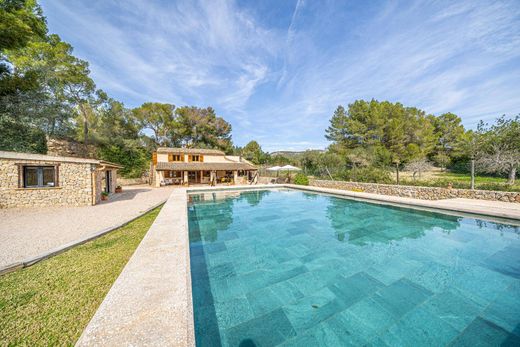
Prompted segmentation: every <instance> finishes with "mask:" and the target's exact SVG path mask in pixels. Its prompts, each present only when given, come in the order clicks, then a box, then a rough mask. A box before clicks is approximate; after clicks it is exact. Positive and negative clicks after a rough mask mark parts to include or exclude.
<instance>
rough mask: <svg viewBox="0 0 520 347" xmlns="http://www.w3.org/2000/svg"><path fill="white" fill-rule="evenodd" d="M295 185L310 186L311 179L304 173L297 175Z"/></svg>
mask: <svg viewBox="0 0 520 347" xmlns="http://www.w3.org/2000/svg"><path fill="white" fill-rule="evenodd" d="M294 184H298V185H300V186H308V185H309V177H307V176H306V175H305V174H303V173H297V174H296V176H294Z"/></svg>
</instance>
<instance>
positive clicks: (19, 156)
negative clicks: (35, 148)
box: [0, 151, 100, 165]
mask: <svg viewBox="0 0 520 347" xmlns="http://www.w3.org/2000/svg"><path fill="white" fill-rule="evenodd" d="M0 158H2V159H14V160H32V161H46V162H49V161H53V162H68V163H86V164H97V165H99V164H100V161H99V160H96V159H88V158H76V157H58V156H53V155H45V154H34V153H21V152H7V151H0Z"/></svg>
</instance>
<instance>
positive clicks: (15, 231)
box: [0, 186, 175, 268]
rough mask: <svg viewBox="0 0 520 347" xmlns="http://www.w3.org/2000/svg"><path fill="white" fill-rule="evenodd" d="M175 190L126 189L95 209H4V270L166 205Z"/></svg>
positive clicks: (0, 263)
mask: <svg viewBox="0 0 520 347" xmlns="http://www.w3.org/2000/svg"><path fill="white" fill-rule="evenodd" d="M172 189H175V188H166V187H164V188H150V187H149V186H131V187H124V188H123V193H119V194H114V195H112V196H111V197H110V200H108V201H103V202H102V203H101V204H99V205H95V206H84V207H45V208H26V209H0V221H1V223H0V268H1V267H4V266H5V265H9V264H12V263H14V262H19V261H22V260H26V259H28V258H32V257H35V256H38V255H40V254H42V253H44V252H46V251H49V250H51V249H53V248H56V247H58V246H61V245H64V244H66V243H69V242H72V241H75V240H79V239H82V238H84V237H86V236H89V235H93V234H95V233H97V232H99V231H101V230H103V229H106V228H109V227H114V226H116V225H119V224H121V223H124V222H126V221H128V220H130V219H132V218H134V217H136V216H138V215H140V214H141V213H142V212H143V211H145V210H147V209H149V208H150V207H152V206H154V205H157V204H159V203H161V202H163V201H165V200H166V199H167V198H168V196H169V195H170V193H171V192H172Z"/></svg>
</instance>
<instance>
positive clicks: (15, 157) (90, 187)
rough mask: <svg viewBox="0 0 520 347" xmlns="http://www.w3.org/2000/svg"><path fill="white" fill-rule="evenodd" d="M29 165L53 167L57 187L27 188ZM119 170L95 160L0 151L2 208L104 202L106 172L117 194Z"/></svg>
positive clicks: (0, 206) (113, 165) (112, 190)
mask: <svg viewBox="0 0 520 347" xmlns="http://www.w3.org/2000/svg"><path fill="white" fill-rule="evenodd" d="M27 166H32V167H54V183H53V184H54V186H44V187H41V186H39V187H25V186H26V184H25V183H24V179H25V178H24V174H23V171H24V167H27ZM118 168H120V166H119V165H116V164H112V163H108V162H104V161H100V160H95V159H80V158H72V157H55V156H46V155H40V154H28V153H16V152H2V151H0V208H12V207H46V206H87V205H94V204H96V203H99V202H100V200H101V193H102V186H103V180H104V179H105V177H106V172H107V171H110V172H111V175H110V177H111V184H110V185H109V187H110V193H114V191H115V188H116V186H117V170H118ZM51 177H52V176H51ZM40 178H41V176H40ZM39 180H40V179H39ZM42 181H43V179H42Z"/></svg>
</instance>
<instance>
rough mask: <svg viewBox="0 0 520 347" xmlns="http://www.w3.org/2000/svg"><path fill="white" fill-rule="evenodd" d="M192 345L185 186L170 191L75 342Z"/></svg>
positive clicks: (78, 343)
mask: <svg viewBox="0 0 520 347" xmlns="http://www.w3.org/2000/svg"><path fill="white" fill-rule="evenodd" d="M100 345H102V346H132V345H133V346H142V345H153V346H194V345H195V335H194V322H193V305H192V298H191V274H190V255H189V239H188V219H187V199H186V189H184V188H183V189H178V190H177V189H176V190H174V191H173V192H172V194H171V195H170V197H169V198H168V200H167V201H166V203H165V204H164V206H163V207H162V209H161V211H160V213H159V215H158V216H157V218H156V219H155V221H154V223H153V224H152V226H151V227H150V229H149V230H148V232H147V233H146V235H145V236H144V238H143V240H142V241H141V243H140V244H139V246H138V247H137V249H136V250H135V252H134V254H133V255H132V256H131V258H130V260H129V261H128V263H127V264H126V266H125V267H124V269H123V271H122V272H121V274H120V275H119V277H118V278H117V279H116V281H115V282H114V284H113V285H112V287H111V288H110V290H109V292H108V294H107V296H106V297H105V298H104V300H103V302H102V303H101V305H100V306H99V308H98V310H97V311H96V313H95V314H94V317H92V319H91V320H90V322H89V324H88V325H87V327H86V328H85V330H84V331H83V333H82V335H81V336H80V338H79V340H78V341H77V343H76V346H100Z"/></svg>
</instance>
